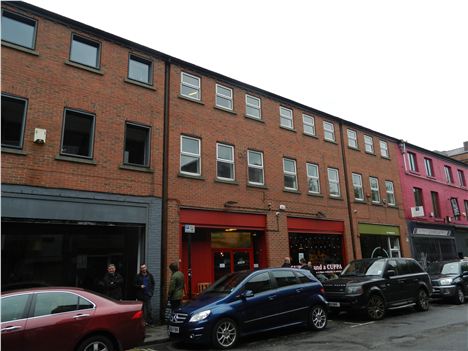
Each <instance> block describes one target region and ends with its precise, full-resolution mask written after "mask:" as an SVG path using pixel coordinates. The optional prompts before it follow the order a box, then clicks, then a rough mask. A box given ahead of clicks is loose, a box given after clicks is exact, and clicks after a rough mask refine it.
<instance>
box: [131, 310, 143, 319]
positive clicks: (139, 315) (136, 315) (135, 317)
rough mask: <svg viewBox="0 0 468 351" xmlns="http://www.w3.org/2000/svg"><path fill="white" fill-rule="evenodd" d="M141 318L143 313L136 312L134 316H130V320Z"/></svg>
mask: <svg viewBox="0 0 468 351" xmlns="http://www.w3.org/2000/svg"><path fill="white" fill-rule="evenodd" d="M142 317H143V311H138V312H135V314H134V315H133V316H132V319H140V318H142Z"/></svg>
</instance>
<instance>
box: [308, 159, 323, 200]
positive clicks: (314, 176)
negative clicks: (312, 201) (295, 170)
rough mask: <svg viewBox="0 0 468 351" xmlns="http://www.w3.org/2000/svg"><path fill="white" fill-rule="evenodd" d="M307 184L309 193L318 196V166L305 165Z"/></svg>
mask: <svg viewBox="0 0 468 351" xmlns="http://www.w3.org/2000/svg"><path fill="white" fill-rule="evenodd" d="M306 167H307V184H308V186H309V193H312V194H320V175H319V168H318V165H316V164H313V163H307V164H306Z"/></svg>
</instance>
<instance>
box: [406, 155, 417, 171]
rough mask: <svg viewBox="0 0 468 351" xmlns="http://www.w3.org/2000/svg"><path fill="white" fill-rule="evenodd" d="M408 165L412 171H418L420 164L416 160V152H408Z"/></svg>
mask: <svg viewBox="0 0 468 351" xmlns="http://www.w3.org/2000/svg"><path fill="white" fill-rule="evenodd" d="M408 166H409V170H410V171H411V172H417V171H418V164H417V162H416V154H414V153H412V152H408Z"/></svg>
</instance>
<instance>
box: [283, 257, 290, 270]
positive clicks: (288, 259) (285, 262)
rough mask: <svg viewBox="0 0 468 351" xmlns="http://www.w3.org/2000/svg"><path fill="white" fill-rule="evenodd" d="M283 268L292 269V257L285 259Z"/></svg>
mask: <svg viewBox="0 0 468 351" xmlns="http://www.w3.org/2000/svg"><path fill="white" fill-rule="evenodd" d="M281 267H291V257H287V256H286V257H285V258H284V262H283V264H282V265H281Z"/></svg>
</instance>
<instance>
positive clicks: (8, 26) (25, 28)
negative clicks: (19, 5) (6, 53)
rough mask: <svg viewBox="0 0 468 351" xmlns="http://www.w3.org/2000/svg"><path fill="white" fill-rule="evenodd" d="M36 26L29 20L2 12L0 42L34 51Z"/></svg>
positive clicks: (33, 21)
mask: <svg viewBox="0 0 468 351" xmlns="http://www.w3.org/2000/svg"><path fill="white" fill-rule="evenodd" d="M36 25H37V22H36V21H35V20H33V19H31V18H27V17H23V16H20V15H17V14H14V13H12V12H8V11H5V10H2V40H4V41H6V42H9V43H12V44H16V45H19V46H23V47H25V48H28V49H33V50H34V47H35V44H36Z"/></svg>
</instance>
